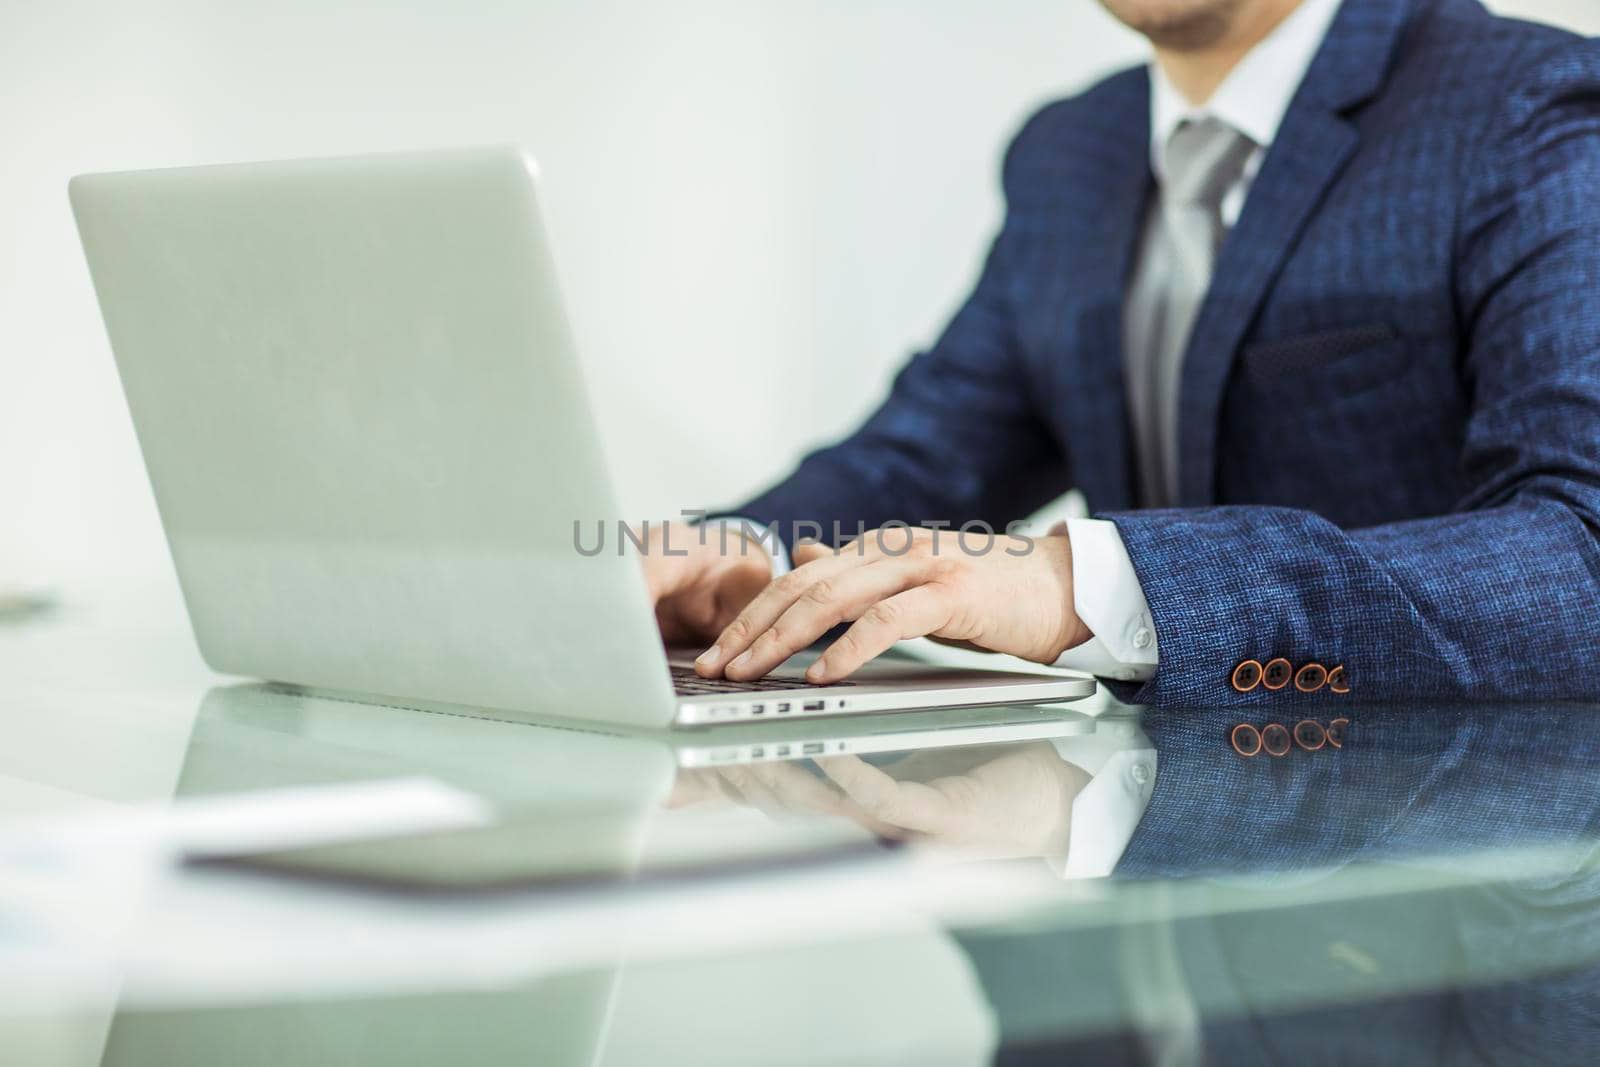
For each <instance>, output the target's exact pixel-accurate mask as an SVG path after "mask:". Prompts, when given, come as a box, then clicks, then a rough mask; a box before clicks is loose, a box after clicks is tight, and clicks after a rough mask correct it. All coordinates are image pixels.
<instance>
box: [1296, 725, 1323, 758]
mask: <svg viewBox="0 0 1600 1067" xmlns="http://www.w3.org/2000/svg"><path fill="white" fill-rule="evenodd" d="M1294 743H1295V744H1297V745H1299V746H1300V747H1301V748H1303V749H1305V750H1306V751H1307V752H1315V751H1316V750H1317V749H1319V748H1321V747H1322V746H1323V745H1325V744H1327V743H1328V731H1326V730H1324V729H1323V728H1322V724H1321V723H1320V722H1317V721H1316V720H1315V719H1301V720H1300V721H1299V722H1297V723H1295V724H1294Z"/></svg>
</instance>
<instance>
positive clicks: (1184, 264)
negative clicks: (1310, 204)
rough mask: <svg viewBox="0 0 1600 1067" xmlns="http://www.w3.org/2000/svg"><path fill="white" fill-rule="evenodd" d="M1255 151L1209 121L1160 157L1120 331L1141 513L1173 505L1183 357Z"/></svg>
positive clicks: (1183, 133)
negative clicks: (1227, 200) (1233, 190)
mask: <svg viewBox="0 0 1600 1067" xmlns="http://www.w3.org/2000/svg"><path fill="white" fill-rule="evenodd" d="M1255 149H1256V144H1255V142H1254V141H1252V140H1250V138H1248V137H1246V136H1245V135H1244V134H1242V133H1240V132H1239V131H1238V130H1235V129H1234V128H1233V127H1231V126H1229V125H1227V124H1226V123H1224V122H1221V121H1219V120H1218V119H1215V118H1209V117H1208V118H1203V119H1200V120H1198V121H1192V122H1191V121H1186V122H1184V123H1183V124H1182V125H1181V126H1179V127H1178V128H1177V129H1176V130H1175V131H1173V134H1172V136H1171V138H1170V139H1169V140H1168V141H1167V143H1166V146H1165V148H1164V150H1163V153H1162V162H1163V169H1164V170H1165V172H1166V173H1165V174H1164V176H1163V178H1162V184H1161V194H1160V196H1158V197H1157V198H1156V200H1155V202H1154V203H1153V204H1152V205H1151V208H1150V215H1149V217H1148V218H1147V219H1146V220H1145V229H1144V238H1143V241H1142V242H1141V245H1140V249H1139V259H1138V262H1137V263H1136V264H1135V266H1134V273H1133V278H1132V281H1131V283H1130V285H1129V288H1128V299H1127V312H1126V316H1127V317H1126V320H1125V321H1124V323H1123V341H1124V348H1125V352H1126V356H1125V362H1124V364H1123V376H1124V378H1125V379H1126V381H1127V392H1128V396H1127V400H1128V414H1129V417H1130V418H1131V419H1132V423H1133V438H1134V444H1135V446H1136V447H1137V449H1138V452H1139V475H1140V478H1139V484H1140V502H1141V503H1142V504H1144V506H1145V507H1171V506H1173V505H1174V504H1176V503H1177V499H1178V391H1179V386H1180V384H1181V382H1182V378H1183V356H1184V352H1185V350H1186V349H1187V348H1188V344H1189V334H1190V332H1191V331H1192V330H1193V328H1194V320H1195V315H1196V314H1197V313H1198V312H1199V310H1200V305H1201V303H1202V302H1203V301H1204V300H1205V296H1206V290H1207V289H1209V288H1210V286H1211V268H1212V266H1213V263H1214V261H1215V260H1216V254H1217V249H1218V247H1219V246H1220V245H1221V244H1222V238H1223V237H1224V236H1225V235H1226V233H1227V230H1226V228H1225V227H1224V226H1223V224H1222V199H1223V197H1224V196H1225V195H1226V194H1227V191H1228V189H1229V187H1231V186H1232V185H1233V184H1234V183H1235V182H1236V181H1238V180H1239V177H1240V176H1241V175H1242V174H1243V173H1244V167H1245V163H1246V162H1247V161H1248V160H1249V159H1250V154H1251V153H1252V152H1254V151H1255Z"/></svg>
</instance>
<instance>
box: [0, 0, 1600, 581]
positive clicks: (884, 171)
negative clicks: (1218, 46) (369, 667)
mask: <svg viewBox="0 0 1600 1067" xmlns="http://www.w3.org/2000/svg"><path fill="white" fill-rule="evenodd" d="M1496 6H1498V7H1500V8H1502V9H1506V10H1514V11H1516V12H1518V13H1523V14H1529V15H1534V16H1538V17H1543V18H1547V19H1550V20H1554V21H1561V22H1564V23H1566V24H1568V25H1572V26H1575V27H1578V28H1582V29H1584V30H1586V31H1587V32H1590V33H1600V3H1596V2H1595V0H1515V2H1513V0H1505V2H1503V3H1500V4H1498V5H1496ZM1142 55H1143V49H1142V47H1141V42H1140V41H1139V40H1138V39H1137V38H1135V37H1133V36H1132V35H1131V34H1129V33H1127V32H1126V31H1124V30H1123V29H1122V28H1121V27H1119V26H1117V25H1115V24H1114V23H1112V22H1111V20H1110V19H1109V18H1108V17H1107V16H1106V15H1105V14H1104V13H1103V12H1102V11H1101V10H1100V8H1099V5H1098V4H1097V3H1094V2H1093V0H989V2H987V3H983V4H977V3H971V2H965V0H819V2H803V0H682V2H676V3H668V2H663V0H521V2H490V0H278V2H272V3H269V2H265V0H261V2H256V3H249V2H244V0H0V584H3V583H4V582H5V580H6V579H8V578H9V579H17V578H39V577H49V578H54V579H55V580H57V581H60V582H63V583H65V584H68V585H69V586H70V585H72V584H74V583H78V582H87V581H90V580H93V579H95V578H97V577H102V576H109V575H122V576H130V577H138V576H146V575H151V574H161V573H164V571H165V568H166V567H167V563H166V557H165V551H164V549H163V548H162V545H161V539H160V532H159V528H158V526H157V522H156V517H155V512H154V508H153V505H152V503H151V500H150V494H149V489H148V486H147V484H146V481H145V477H144V473H143V468H142V466H141V465H140V462H139V458H138V454H137V449H136V446H135V442H134V438H133V434H132V428H131V425H130V423H129V420H128V417H127V413H126V410H125V408H124V406H123V402H122V398H121V394H120V391H119V388H118V384H117V380H116V375H115V371H114V368H113V366H112V362H111V358H110V354H109V351H108V350H107V347H106V343H105V340H104V335H103V333H102V329H101V326H100V321H99V316H98V313H97V311H96V308H95V305H94V300H93V295H92V293H91V290H90V287H89V281H88V275H87V272H86V270H85V268H84V265H83V261H82V256H81V253H80V251H79V249H78V245H77V240H76V236H75V233H74V230H73V227H72V222H71V218H70V214H69V211H68V208H67V202H66V195H65V183H66V180H67V178H68V177H69V176H70V175H72V174H74V173H78V172H81V171H90V170H101V169H121V168H131V167H145V166H168V165H178V164H188V163H201V162H218V161H225V160H241V159H259V158H272V157H284V156H297V155H312V154H324V153H343V152H356V151H367V150H380V149H397V148H416V147H427V146H436V145H450V144H464V143H476V142H486V141H521V142H523V143H526V144H527V145H529V146H531V147H532V148H533V150H534V152H535V153H536V154H537V155H538V156H539V157H540V159H541V162H542V164H543V168H544V174H545V177H546V188H547V199H548V205H549V212H550V214H551V225H552V228H553V230H554V233H555V236H556V240H557V241H558V248H557V254H558V257H559V259H560V263H561V267H562V271H563V275H564V278H565V285H566V289H567V292H568V295H569V298H570V301H571V304H572V309H573V315H574V319H575V323H576V327H577V331H578V335H579V339H580V343H581V344H582V346H583V348H584V352H585V356H586V358H587V360H588V362H589V364H590V373H591V378H592V379H593V380H594V382H595V383H596V392H597V393H599V394H600V406H601V411H600V416H601V419H602V423H603V428H604V430H605V432H606V434H607V436H608V439H609V442H610V444H611V450H612V454H613V464H614V466H615V467H616V468H617V471H616V473H617V476H618V479H619V481H620V482H621V485H622V488H623V496H624V501H625V503H626V506H627V510H628V511H629V512H630V513H631V514H634V515H637V516H645V515H660V514H670V513H672V512H674V511H675V510H676V509H677V508H678V507H680V506H696V505H703V504H718V503H730V502H733V501H735V499H736V498H737V497H738V496H739V495H740V494H742V493H744V492H746V491H747V490H750V489H753V488H755V487H757V486H758V485H759V484H760V483H761V482H763V481H764V480H765V479H768V478H771V477H774V476H776V475H778V474H781V473H782V472H783V471H784V470H785V469H787V467H788V465H789V464H790V463H792V462H793V460H794V459H795V458H796V457H797V456H798V454H799V453H800V452H801V451H802V450H803V448H804V447H805V446H806V445H808V444H811V443H814V442H815V441H817V440H819V439H821V438H824V437H828V436H832V435H834V434H836V433H838V432H841V431H842V430H844V429H845V428H846V427H847V426H848V425H849V424H850V423H851V422H852V421H853V420H854V419H856V418H857V417H859V416H860V415H861V414H862V413H863V412H864V411H865V410H867V409H868V408H869V407H870V406H871V405H872V404H873V403H874V402H875V400H876V399H877V397H878V396H879V395H881V392H882V390H883V388H884V386H885V385H886V383H887V381H888V378H889V376H890V374H891V373H892V371H893V369H894V368H895V366H896V365H897V364H898V363H899V362H900V361H901V360H902V359H903V358H904V357H905V355H906V354H907V353H908V352H909V351H911V350H912V349H913V348H914V347H916V346H918V345H920V344H924V343H926V342H927V341H928V340H929V339H930V338H931V337H932V335H933V334H934V333H935V331H936V330H937V328H938V326H939V324H940V322H941V321H942V319H943V317H944V316H945V315H946V314H947V313H948V312H949V310H950V309H951V307H952V305H953V304H954V302H955V301H956V300H957V299H958V298H959V296H960V294H961V293H962V291H963V289H964V287H965V286H966V285H967V284H968V283H969V282H970V280H971V277H972V274H973V271H974V269H975V266H976V263H977V260H978V257H979V255H980V254H981V252H982V249H983V245H984V242H985V240H986V236H987V234H988V233H989V231H990V230H991V229H992V227H993V226H994V224H995V222H996V220H997V218H998V212H999V202H998V196H997V192H996V188H995V186H996V182H995V176H996V171H997V159H998V153H999V151H1000V149H1001V147H1002V145H1003V144H1004V142H1005V140H1006V138H1007V137H1008V136H1009V134H1010V133H1011V131H1012V130H1013V129H1014V128H1015V126H1016V124H1017V123H1018V121H1020V119H1021V118H1022V117H1023V116H1025V115H1026V114H1027V112H1028V111H1029V110H1031V108H1032V107H1033V106H1035V105H1036V104H1037V103H1038V102H1040V101H1041V100H1043V99H1046V98H1048V97H1051V96H1054V95H1059V94H1061V93H1063V92H1066V91H1069V90H1071V89H1073V88H1075V87H1078V86H1080V85H1082V84H1084V83H1086V82H1087V81H1088V80H1090V79H1092V78H1094V77H1097V76H1099V75H1101V74H1103V73H1105V72H1106V71H1108V70H1110V69H1112V68H1114V67H1117V66H1120V65H1122V64H1125V63H1128V62H1131V61H1135V60H1137V59H1138V58H1139V57H1141V56H1142Z"/></svg>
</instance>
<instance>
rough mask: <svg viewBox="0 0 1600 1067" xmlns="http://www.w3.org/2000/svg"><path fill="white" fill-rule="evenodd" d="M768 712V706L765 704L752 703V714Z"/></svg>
mask: <svg viewBox="0 0 1600 1067" xmlns="http://www.w3.org/2000/svg"><path fill="white" fill-rule="evenodd" d="M766 713H767V706H766V705H765V704H751V705H750V714H752V715H765V714H766Z"/></svg>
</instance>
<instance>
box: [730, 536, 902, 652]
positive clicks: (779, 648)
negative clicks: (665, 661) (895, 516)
mask: <svg viewBox="0 0 1600 1067" xmlns="http://www.w3.org/2000/svg"><path fill="white" fill-rule="evenodd" d="M926 571H927V567H926V564H925V563H924V561H922V560H899V559H879V560H876V561H873V562H870V563H864V564H862V565H860V566H857V567H852V568H849V569H846V570H842V571H838V572H835V573H833V574H832V575H831V576H829V577H826V578H822V579H819V580H818V581H816V582H813V583H812V584H811V585H809V586H807V587H806V590H805V592H803V593H801V594H800V596H799V597H797V598H796V599H795V601H794V603H792V604H790V605H789V607H788V608H786V609H785V610H784V611H783V613H782V614H781V615H779V616H778V617H777V619H775V620H774V621H773V623H772V625H771V627H770V628H768V630H767V632H766V633H764V634H761V635H760V636H759V637H757V638H756V639H755V640H754V641H752V642H751V644H750V648H749V650H748V651H746V652H745V653H744V654H743V655H741V656H739V657H738V658H737V659H735V660H733V661H732V662H730V663H729V664H728V666H727V670H726V673H727V675H728V677H730V678H736V679H745V678H759V677H761V676H762V675H763V674H766V673H767V672H768V671H770V670H772V669H773V668H774V667H776V666H778V665H779V664H780V663H782V662H783V661H784V660H786V659H788V658H789V657H790V656H792V655H794V654H795V653H796V652H799V651H800V650H801V649H803V648H805V647H806V646H807V645H809V644H811V642H813V641H815V640H816V639H817V638H819V637H821V636H822V635H823V634H825V633H827V632H828V631H829V630H831V629H832V628H833V627H835V626H837V625H838V624H839V623H841V622H845V621H846V620H849V619H856V618H860V617H861V614H862V613H863V612H865V611H867V610H868V609H870V608H871V607H872V606H873V605H874V604H877V603H879V602H880V601H883V600H887V599H888V598H889V597H892V596H894V595H895V594H896V593H900V592H903V591H904V590H906V589H909V588H910V587H911V586H913V585H915V584H916V583H917V582H918V581H920V580H921V579H922V576H923V575H924V574H925V573H926Z"/></svg>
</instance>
